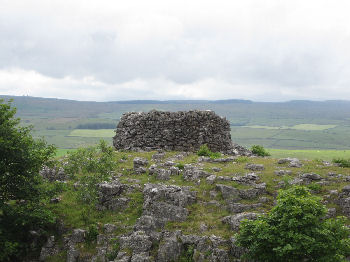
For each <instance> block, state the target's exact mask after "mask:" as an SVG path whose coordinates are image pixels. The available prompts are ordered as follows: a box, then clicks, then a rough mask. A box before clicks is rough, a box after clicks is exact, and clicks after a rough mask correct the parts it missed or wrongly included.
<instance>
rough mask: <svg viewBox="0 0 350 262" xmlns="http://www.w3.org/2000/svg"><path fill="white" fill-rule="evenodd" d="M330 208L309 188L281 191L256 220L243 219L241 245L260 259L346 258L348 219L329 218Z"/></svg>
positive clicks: (249, 254)
mask: <svg viewBox="0 0 350 262" xmlns="http://www.w3.org/2000/svg"><path fill="white" fill-rule="evenodd" d="M325 214H326V207H325V206H324V205H322V204H321V199H320V198H318V197H316V196H312V195H311V193H310V192H309V190H308V189H307V188H306V187H302V186H295V187H292V188H290V189H287V190H281V191H280V192H279V195H278V197H277V205H276V206H275V207H273V208H272V210H271V211H270V213H268V214H267V215H264V216H261V217H260V218H258V219H257V220H255V221H248V220H245V221H243V222H242V224H241V227H240V232H239V234H237V235H236V240H237V244H238V245H239V246H242V247H245V248H247V250H248V251H247V253H246V255H245V258H248V259H252V260H259V261H276V262H278V261H281V262H282V261H286V262H288V261H344V258H345V256H346V255H348V254H349V252H350V240H349V238H348V236H349V230H348V229H347V228H346V227H345V226H344V222H345V219H343V218H337V219H328V220H325V219H324V216H325Z"/></svg>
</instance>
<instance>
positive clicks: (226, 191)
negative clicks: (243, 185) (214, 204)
mask: <svg viewBox="0 0 350 262" xmlns="http://www.w3.org/2000/svg"><path fill="white" fill-rule="evenodd" d="M216 189H217V190H218V191H220V192H221V194H222V197H223V198H224V199H237V200H239V199H240V197H239V194H240V192H239V190H238V189H237V188H234V187H232V186H226V185H222V184H217V185H216Z"/></svg>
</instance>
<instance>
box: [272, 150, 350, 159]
mask: <svg viewBox="0 0 350 262" xmlns="http://www.w3.org/2000/svg"><path fill="white" fill-rule="evenodd" d="M267 151H268V152H269V153H270V154H271V157H273V158H285V157H296V158H299V159H309V160H313V159H320V160H327V161H331V160H333V159H334V158H345V159H350V150H285V149H271V148H269V149H267Z"/></svg>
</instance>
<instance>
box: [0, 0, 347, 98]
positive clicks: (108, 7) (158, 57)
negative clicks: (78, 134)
mask: <svg viewBox="0 0 350 262" xmlns="http://www.w3.org/2000/svg"><path fill="white" fill-rule="evenodd" d="M349 12H350V1H349V0H337V1H334V0H283V1H281V0H274V1H273V0H240V1H236V0H225V1H221V0H215V1H214V0H213V1H205V0H198V1H197V0H184V1H182V0H169V1H168V0H147V1H146V0H139V1H136V0H127V1H126V0H123V1H122V0H117V1H115V0H114V1H112V0H109V1H104V0H95V1H92V0H91V1H89V0H73V1H71V0H59V1H55V0H42V1H39V0H38V1H32V0H20V1H19V0H0V94H2V95H30V96H40V97H57V98H67V99H76V100H94V101H115V100H134V99H160V100H168V99H251V100H255V101H286V100H292V99H310V100H329V99H343V100H350V15H349Z"/></svg>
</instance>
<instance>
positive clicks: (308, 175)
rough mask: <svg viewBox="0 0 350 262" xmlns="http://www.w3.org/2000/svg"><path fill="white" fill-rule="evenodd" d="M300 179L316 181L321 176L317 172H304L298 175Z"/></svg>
mask: <svg viewBox="0 0 350 262" xmlns="http://www.w3.org/2000/svg"><path fill="white" fill-rule="evenodd" d="M300 178H301V179H308V180H312V181H318V180H321V179H322V177H321V176H320V175H318V174H315V173H306V174H302V175H301V176H300Z"/></svg>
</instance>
